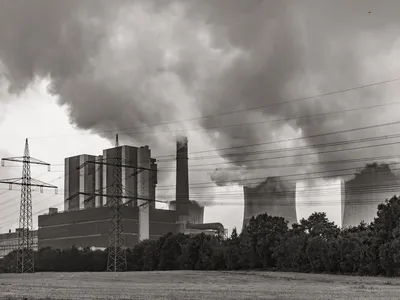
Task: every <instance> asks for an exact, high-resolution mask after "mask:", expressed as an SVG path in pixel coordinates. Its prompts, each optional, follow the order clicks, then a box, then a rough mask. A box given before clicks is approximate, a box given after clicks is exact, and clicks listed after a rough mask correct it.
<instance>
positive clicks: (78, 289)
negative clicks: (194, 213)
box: [0, 271, 400, 300]
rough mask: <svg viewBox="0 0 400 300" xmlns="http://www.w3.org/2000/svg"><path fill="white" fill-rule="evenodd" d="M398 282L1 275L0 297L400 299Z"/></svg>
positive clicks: (256, 275)
mask: <svg viewBox="0 0 400 300" xmlns="http://www.w3.org/2000/svg"><path fill="white" fill-rule="evenodd" d="M399 298H400V279H392V278H375V277H352V276H332V275H316V274H298V273H280V272H277V273H271V272H189V271H171V272H128V273H36V274H0V299H177V300H180V299H185V300H191V299H194V300H197V299H199V300H200V299H202V300H203V299H282V300H283V299H313V300H314V299H315V300H317V299H324V300H328V299H346V300H347V299H399Z"/></svg>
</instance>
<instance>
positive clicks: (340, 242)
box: [0, 197, 400, 276]
mask: <svg viewBox="0 0 400 300" xmlns="http://www.w3.org/2000/svg"><path fill="white" fill-rule="evenodd" d="M399 219H400V198H397V197H393V198H392V199H390V200H387V201H386V202H385V203H384V204H381V205H379V206H378V213H377V217H376V218H375V220H374V222H372V223H371V224H368V225H367V224H364V223H362V224H360V225H359V226H357V227H353V228H347V229H340V228H338V227H337V226H336V225H335V224H334V223H333V222H330V221H329V220H328V219H327V217H326V214H325V213H314V214H312V215H311V216H310V217H309V218H308V219H303V220H301V221H300V222H299V223H298V224H293V225H292V226H291V227H290V228H289V226H288V222H287V221H285V220H284V219H283V218H281V217H272V216H269V215H267V214H262V215H259V216H257V217H256V218H252V219H251V221H250V223H249V225H248V226H247V227H246V228H244V229H243V231H242V233H241V234H238V233H237V232H236V230H234V231H233V233H232V235H231V237H230V238H229V239H227V240H221V239H219V238H216V237H212V236H208V235H205V234H199V235H196V236H187V235H184V234H167V235H165V236H163V237H162V238H160V239H159V240H156V241H150V240H147V241H143V242H141V243H139V244H137V245H136V246H135V247H134V248H133V249H128V250H127V253H126V254H127V262H128V269H129V270H132V271H141V270H146V271H151V270H177V269H183V270H241V269H246V270H248V269H269V270H282V271H298V272H324V273H337V274H358V275H379V274H382V275H386V276H399V275H400V223H399ZM35 255H36V270H37V271H103V270H105V269H106V264H107V252H106V251H90V249H82V250H79V249H77V248H75V247H73V248H71V249H69V250H55V249H50V248H44V249H40V250H39V251H38V252H37V253H35ZM14 268H15V253H10V254H9V255H8V256H6V257H5V258H4V259H3V260H1V261H0V272H13V271H14V270H15V269H14Z"/></svg>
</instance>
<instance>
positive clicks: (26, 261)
mask: <svg viewBox="0 0 400 300" xmlns="http://www.w3.org/2000/svg"><path fill="white" fill-rule="evenodd" d="M5 161H12V162H22V163H23V167H22V177H21V178H10V179H3V180H0V183H7V184H9V185H10V190H11V189H12V185H13V184H17V185H21V204H20V212H19V228H18V250H17V270H16V271H17V273H33V272H35V259H34V251H33V250H34V249H33V221H32V186H36V187H40V192H43V188H45V187H46V188H54V189H55V191H56V193H57V186H55V185H52V184H48V183H45V182H43V181H40V180H37V179H33V178H32V177H31V164H37V165H46V166H48V168H49V171H50V164H48V163H46V162H44V161H41V160H38V159H36V158H33V157H31V156H30V154H29V145H28V139H26V141H25V152H24V156H22V157H8V158H3V159H2V160H1V164H2V166H4V162H5Z"/></svg>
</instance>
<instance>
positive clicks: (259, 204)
mask: <svg viewBox="0 0 400 300" xmlns="http://www.w3.org/2000/svg"><path fill="white" fill-rule="evenodd" d="M243 193H244V216H243V227H244V226H246V225H247V224H248V223H249V221H250V219H251V218H252V217H253V216H254V217H256V216H257V215H259V214H263V213H267V214H268V215H271V216H278V217H284V218H285V219H286V220H287V221H289V224H292V223H296V222H297V216H296V183H295V182H293V181H284V180H283V179H282V178H280V177H268V178H267V179H266V180H265V181H264V182H262V183H261V184H259V185H258V186H256V187H246V186H245V187H243Z"/></svg>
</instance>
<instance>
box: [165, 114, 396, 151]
mask: <svg viewBox="0 0 400 300" xmlns="http://www.w3.org/2000/svg"><path fill="white" fill-rule="evenodd" d="M397 124H400V121H394V122H388V123H383V124H376V125H370V126H363V127H358V128H351V129H345V130H340V131H333V132H326V133H321V134H315V135H310V136H307V137H298V138H292V139H285V140H278V141H268V142H263V143H257V144H249V145H242V146H233V147H226V148H219V149H214V150H202V151H194V152H189V154H198V153H207V152H217V151H224V150H232V149H240V148H248V147H255V146H263V145H271V144H277V143H286V142H293V141H300V140H304V139H312V138H318V137H325V136H329V135H334V134H342V133H349V132H354V131H360V130H366V129H375V128H379V127H385V126H391V125H397ZM171 156H173V155H171V154H170V155H164V156H158V158H162V157H171Z"/></svg>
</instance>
